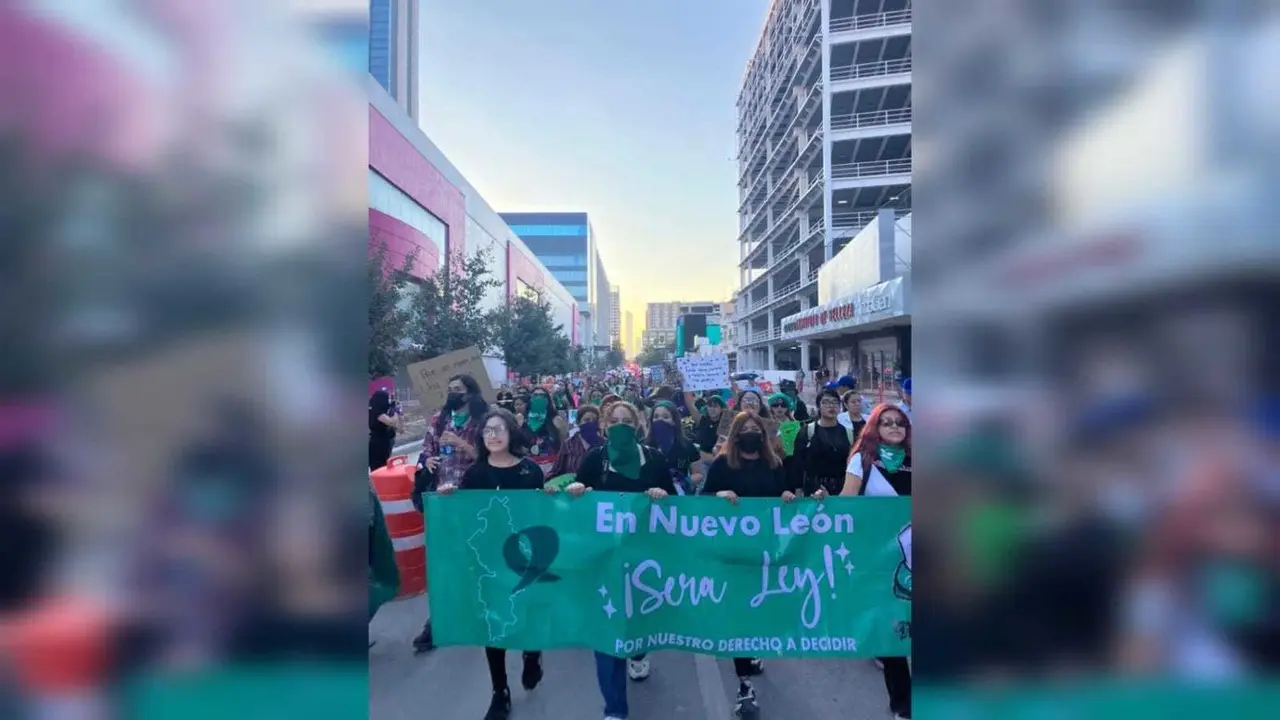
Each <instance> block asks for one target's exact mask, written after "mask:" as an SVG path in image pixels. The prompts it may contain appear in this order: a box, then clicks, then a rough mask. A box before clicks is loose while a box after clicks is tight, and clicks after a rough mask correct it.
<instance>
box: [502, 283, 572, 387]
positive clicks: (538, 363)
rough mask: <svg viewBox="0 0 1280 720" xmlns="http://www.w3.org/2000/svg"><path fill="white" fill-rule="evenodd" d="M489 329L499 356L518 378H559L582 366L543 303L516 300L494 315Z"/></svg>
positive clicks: (562, 331) (549, 306)
mask: <svg viewBox="0 0 1280 720" xmlns="http://www.w3.org/2000/svg"><path fill="white" fill-rule="evenodd" d="M492 326H493V329H494V331H495V332H496V338H495V340H496V341H495V343H494V344H495V346H496V348H497V350H498V352H500V353H501V354H502V359H503V361H505V362H506V364H507V367H508V368H509V369H510V370H512V371H514V372H515V373H517V374H519V375H525V376H531V375H558V374H562V373H567V372H572V371H573V370H574V369H575V365H577V364H578V363H580V362H581V355H580V354H579V353H576V352H575V348H573V347H572V345H571V344H570V343H569V338H568V337H566V336H565V332H564V326H563V325H557V324H556V322H555V319H554V318H553V317H552V315H551V305H550V304H548V303H547V302H546V301H535V300H530V299H529V298H526V297H517V298H516V299H515V300H513V301H512V302H511V303H509V304H508V305H507V306H506V307H503V308H499V309H498V310H496V311H494V314H493V325H492Z"/></svg>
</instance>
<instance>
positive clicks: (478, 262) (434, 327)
mask: <svg viewBox="0 0 1280 720" xmlns="http://www.w3.org/2000/svg"><path fill="white" fill-rule="evenodd" d="M489 261H490V254H489V252H488V251H487V250H481V251H480V252H477V253H475V254H474V255H470V256H467V257H466V258H465V259H463V260H461V261H458V262H452V261H447V262H446V263H445V267H443V268H441V270H440V272H438V273H436V274H435V275H433V276H431V277H429V278H427V279H426V280H424V281H423V282H422V284H421V285H420V286H419V288H418V292H417V293H416V294H415V296H414V298H413V302H412V304H411V307H410V312H411V314H412V320H411V324H410V329H409V341H410V343H411V347H410V349H409V350H408V351H406V357H405V358H404V360H405V362H410V363H412V362H418V361H421V360H429V359H431V358H434V357H438V356H440V355H444V354H445V353H450V352H453V351H454V350H461V349H462V348H466V347H471V346H473V345H474V346H476V347H478V348H480V351H481V352H485V351H487V350H490V349H492V348H493V347H494V346H495V344H496V343H495V341H496V335H495V329H496V328H495V319H496V317H495V312H492V311H491V312H486V311H485V310H484V309H483V308H484V299H485V296H486V295H487V294H488V293H489V291H490V290H491V289H493V288H496V287H500V286H501V285H502V281H500V280H498V279H495V278H494V277H493V276H492V274H491V273H490V272H489Z"/></svg>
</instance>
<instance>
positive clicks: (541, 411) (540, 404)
mask: <svg viewBox="0 0 1280 720" xmlns="http://www.w3.org/2000/svg"><path fill="white" fill-rule="evenodd" d="M528 422H529V429H530V430H533V431H534V432H540V431H541V430H542V426H543V425H544V424H546V422H547V398H546V396H545V395H534V396H533V397H531V398H529V420H528Z"/></svg>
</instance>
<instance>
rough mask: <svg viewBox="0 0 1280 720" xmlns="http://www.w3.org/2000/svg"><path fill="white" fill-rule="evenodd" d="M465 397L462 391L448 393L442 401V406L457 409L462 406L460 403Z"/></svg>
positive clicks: (447, 408)
mask: <svg viewBox="0 0 1280 720" xmlns="http://www.w3.org/2000/svg"><path fill="white" fill-rule="evenodd" d="M465 399H466V398H465V397H464V396H463V395H462V393H456V392H452V393H449V397H448V398H446V399H445V401H444V408H445V409H446V410H457V409H458V408H460V407H462V403H463V401H464V400H465Z"/></svg>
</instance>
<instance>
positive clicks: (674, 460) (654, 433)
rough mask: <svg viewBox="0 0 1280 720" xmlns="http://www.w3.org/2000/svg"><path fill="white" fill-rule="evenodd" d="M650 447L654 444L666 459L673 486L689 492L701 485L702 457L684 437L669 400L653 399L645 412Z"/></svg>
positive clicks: (684, 492) (675, 410)
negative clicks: (648, 409)
mask: <svg viewBox="0 0 1280 720" xmlns="http://www.w3.org/2000/svg"><path fill="white" fill-rule="evenodd" d="M648 444H649V446H650V447H654V448H657V449H658V450H659V451H660V452H661V453H662V455H663V457H665V458H666V459H667V465H669V466H670V469H671V476H672V480H673V481H674V483H675V484H676V489H677V490H678V491H680V492H682V493H683V494H685V495H692V494H693V493H694V492H695V491H696V489H697V488H698V487H700V486H701V485H702V479H703V478H702V465H701V463H700V462H699V461H700V460H701V459H702V458H701V455H700V454H699V453H698V448H697V447H696V446H695V445H694V444H693V443H692V442H691V441H690V440H689V438H687V437H685V434H684V428H683V427H681V424H680V410H679V408H677V407H676V406H675V403H672V402H671V401H669V400H659V401H658V402H656V403H654V405H653V410H651V411H650V412H649V437H648Z"/></svg>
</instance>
